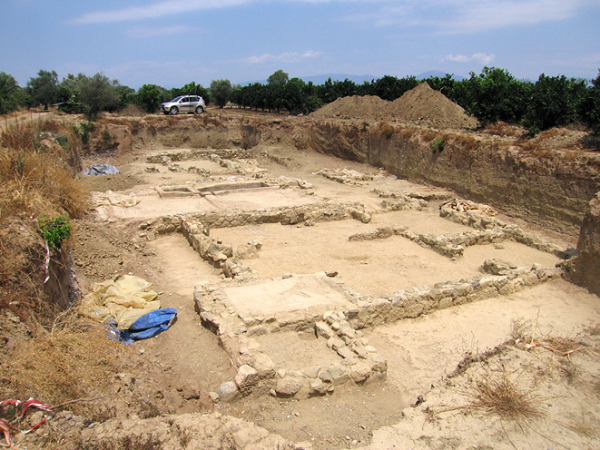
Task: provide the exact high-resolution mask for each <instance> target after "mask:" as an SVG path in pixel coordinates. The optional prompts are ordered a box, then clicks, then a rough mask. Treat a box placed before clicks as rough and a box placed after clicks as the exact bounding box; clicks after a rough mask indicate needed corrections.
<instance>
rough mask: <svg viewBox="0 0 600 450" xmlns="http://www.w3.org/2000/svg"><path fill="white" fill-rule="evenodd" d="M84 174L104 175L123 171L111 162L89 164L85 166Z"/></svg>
mask: <svg viewBox="0 0 600 450" xmlns="http://www.w3.org/2000/svg"><path fill="white" fill-rule="evenodd" d="M81 173H82V174H84V175H91V176H102V175H116V174H118V173H121V172H120V171H119V169H117V168H116V167H115V166H113V165H111V164H94V165H92V166H88V167H86V168H85V170H84V171H83V172H81Z"/></svg>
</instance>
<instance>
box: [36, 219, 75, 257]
mask: <svg viewBox="0 0 600 450" xmlns="http://www.w3.org/2000/svg"><path fill="white" fill-rule="evenodd" d="M38 225H39V228H40V229H39V233H40V235H41V236H42V237H43V238H44V240H45V241H46V242H47V243H48V246H49V247H53V248H56V249H60V246H61V245H62V241H64V240H65V239H68V238H70V237H71V224H70V222H69V215H68V214H66V215H58V216H55V217H53V218H50V217H48V216H46V217H40V218H38Z"/></svg>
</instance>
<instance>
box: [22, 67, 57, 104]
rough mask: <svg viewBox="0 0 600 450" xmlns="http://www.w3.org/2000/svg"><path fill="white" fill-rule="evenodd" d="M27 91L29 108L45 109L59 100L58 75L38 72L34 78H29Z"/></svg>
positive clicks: (45, 71)
mask: <svg viewBox="0 0 600 450" xmlns="http://www.w3.org/2000/svg"><path fill="white" fill-rule="evenodd" d="M27 90H28V92H29V94H30V96H31V106H38V105H44V107H45V108H46V109H48V106H50V105H51V104H53V103H56V102H57V101H58V100H59V92H60V91H59V88H58V74H57V73H56V71H54V70H53V71H52V72H50V71H47V70H40V71H39V72H38V76H37V77H36V78H30V79H29V82H28V83H27Z"/></svg>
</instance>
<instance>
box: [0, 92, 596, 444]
mask: <svg viewBox="0 0 600 450" xmlns="http://www.w3.org/2000/svg"><path fill="white" fill-rule="evenodd" d="M414 91H417V92H416V93H415V92H412V91H409V92H408V93H407V94H405V96H403V97H401V98H400V99H398V100H397V101H395V102H393V103H390V102H384V101H383V100H379V99H377V101H376V100H375V99H373V98H358V97H348V98H342V99H338V100H337V101H335V102H333V103H331V104H329V105H327V106H325V107H323V108H321V109H320V110H317V111H315V112H314V113H312V114H310V115H307V116H282V115H276V114H271V113H267V112H260V111H251V110H244V109H234V108H232V109H227V108H226V109H209V110H208V111H207V112H206V113H204V114H202V115H192V116H186V115H180V116H162V115H146V116H142V117H127V116H117V115H108V114H107V115H105V116H103V117H102V118H101V120H99V121H98V124H97V125H96V130H95V132H94V134H93V135H92V138H91V139H90V142H89V150H88V152H87V153H86V154H85V155H84V156H83V166H84V167H87V166H93V165H98V164H110V165H112V166H114V167H115V168H116V169H118V173H112V174H109V175H101V176H86V175H82V176H81V177H80V178H81V180H80V182H81V183H83V185H85V187H86V189H88V190H89V191H90V192H91V197H90V198H91V200H90V202H91V207H90V208H89V210H88V211H87V212H86V214H84V215H83V216H82V217H81V218H77V219H74V220H73V221H72V223H73V234H72V237H71V238H70V239H69V240H68V241H66V245H63V247H64V249H63V250H62V254H64V255H63V256H64V260H63V263H62V265H60V267H58V266H57V267H55V268H54V269H53V268H52V265H51V271H50V275H49V276H50V277H51V278H52V280H54V281H55V289H56V290H57V291H60V292H61V293H62V294H61V295H63V296H64V297H65V301H64V303H65V304H67V305H71V308H72V309H76V310H77V312H78V313H79V319H80V320H88V321H89V322H90V323H96V322H98V320H97V319H99V318H100V322H101V321H103V318H105V317H106V316H105V315H104V314H105V313H100V312H99V311H100V307H99V306H98V305H99V303H98V301H99V299H102V300H104V299H105V298H106V296H107V295H109V294H108V293H109V291H110V290H111V289H114V290H116V289H117V284H118V283H119V282H120V281H121V282H123V285H125V284H126V283H134V282H135V283H138V285H137V286H138V288H139V287H140V286H142V287H141V288H140V291H143V293H144V296H143V297H144V299H145V300H147V299H148V298H149V297H150V293H152V294H153V295H152V298H151V299H150V300H151V302H150V303H151V304H150V303H144V304H143V305H142V306H139V305H138V306H136V307H138V308H141V309H142V310H144V311H146V310H145V309H144V308H147V310H148V311H150V310H158V311H160V310H161V309H166V308H172V309H174V310H176V311H177V314H176V320H171V321H170V322H169V326H168V328H167V327H165V329H164V330H161V331H162V332H161V333H159V334H156V335H154V336H152V337H150V338H148V339H137V338H134V340H133V342H132V343H131V342H130V343H129V345H125V344H124V343H121V342H115V341H114V340H111V339H109V338H108V336H105V335H104V334H106V333H104V334H102V339H100V338H98V340H99V344H98V345H99V347H102V346H111V349H113V350H112V351H114V352H115V354H116V355H118V356H115V357H114V358H115V361H116V360H118V361H119V364H120V365H119V366H118V368H117V369H114V373H113V374H111V375H110V376H108V377H106V380H105V381H106V382H107V383H108V387H105V388H103V389H104V390H103V391H102V390H101V389H100V383H99V384H98V394H97V395H94V396H90V397H92V398H93V399H92V400H91V401H88V400H90V399H89V398H87V399H85V400H86V402H81V403H86V405H87V406H88V407H90V408H91V407H92V405H93V404H95V407H96V411H97V413H96V415H95V416H94V417H93V418H82V417H83V413H78V412H77V411H75V412H67V411H66V410H65V411H61V412H60V413H58V414H56V415H55V416H54V417H53V419H52V420H50V421H49V422H48V423H47V424H44V425H43V426H41V427H40V428H39V429H38V431H37V433H38V437H37V438H36V437H34V438H31V439H32V440H31V441H30V443H29V448H44V446H43V445H42V444H41V443H42V442H46V443H47V442H49V441H48V437H47V436H46V440H44V433H46V435H48V434H50V435H52V433H55V434H56V433H58V431H57V430H58V429H59V428H60V429H63V430H68V431H66V432H65V433H66V434H64V435H61V436H63V437H62V438H61V439H63V440H62V441H60V442H62V444H61V445H63V447H62V448H82V449H89V450H96V449H97V450H101V449H104V450H115V449H120V448H124V449H125V448H127V449H129V448H131V449H133V448H136V449H145V448H148V449H149V448H157V449H158V448H159V449H215V450H216V449H223V450H229V449H290V450H291V449H297V450H300V449H304V450H309V449H314V450H334V449H354V448H361V449H369V450H384V449H386V450H387V449H465V450H466V449H473V450H474V449H515V448H516V449H540V448H544V449H546V448H553V449H559V448H565V449H575V448H577V449H592V448H597V446H598V439H599V438H600V436H599V435H598V433H599V431H598V429H599V427H598V423H599V422H600V406H599V405H600V401H599V400H600V398H599V397H600V358H599V357H598V356H599V352H600V347H599V345H600V301H599V299H598V295H600V193H599V192H600V153H598V152H597V151H596V150H594V149H593V148H589V146H587V143H588V142H589V139H588V134H587V133H586V132H583V131H578V130H572V129H551V130H548V131H544V132H541V133H540V134H538V136H537V137H535V138H527V139H525V138H523V136H522V135H523V132H522V130H519V129H518V128H517V127H514V126H511V125H507V124H502V123H498V124H494V125H493V126H488V127H487V128H482V127H480V126H479V125H478V123H477V122H476V121H475V120H474V119H473V118H472V117H469V116H467V115H466V113H465V112H464V111H463V110H462V109H461V108H460V107H459V106H458V105H455V104H453V103H451V102H450V101H449V100H448V99H446V98H445V97H444V96H443V95H442V94H439V93H438V92H436V91H433V90H431V89H429V88H428V87H427V86H426V85H425V86H423V85H421V86H419V87H417V88H415V90H414ZM409 94H411V95H413V97H411V95H409ZM417 94H418V101H417V100H415V99H416V98H417V97H416V95H417ZM383 103H388V104H383ZM409 112H410V114H409ZM55 120H58V121H60V120H61V117H60V116H59V117H57V118H55ZM103 132H105V133H108V135H110V136H111V137H112V140H111V146H110V147H109V148H103V147H102V141H103V139H102V133H103ZM105 135H106V134H105ZM104 141H106V139H104ZM105 143H106V142H104V144H105ZM49 145H50V144H49ZM67 275H68V277H69V279H70V280H71V281H70V282H69V283H66V284H65V282H64V277H65V276H67ZM52 280H51V283H52ZM61 280H62V284H61ZM139 283H142V285H140V284H139ZM61 286H63V287H62V288H61ZM128 286H131V284H129V285H128ZM123 289H126V288H123ZM130 294H131V292H130V291H128V292H127V293H126V294H122V293H118V294H116V295H121V296H123V295H130ZM128 305H129V304H128ZM104 306H106V305H104ZM104 306H103V307H104ZM129 306H131V305H129ZM110 308H112V306H110V307H108V309H110ZM115 311H116V310H113V309H111V310H110V314H112V316H111V317H113V318H115V319H117V320H116V322H117V323H116V325H117V327H118V330H120V331H122V330H123V329H125V328H126V327H124V326H121V324H120V323H119V321H120V320H121V319H120V318H121V315H120V314H123V315H125V314H127V313H126V312H123V311H122V310H121V309H119V310H118V311H117V312H115ZM106 314H108V313H106ZM100 315H101V316H102V317H100ZM13 319H14V320H12V321H10V320H7V321H6V323H7V324H6V325H2V333H8V332H9V331H10V330H12V329H13V328H14V327H18V326H21V325H22V323H19V318H18V317H14V318H13ZM123 320H125V319H123ZM3 324H4V322H3ZM129 325H131V322H129ZM129 325H128V326H129ZM90 326H91V325H90ZM10 327H13V328H10ZM102 330H103V332H105V331H106V330H105V329H104V328H102ZM113 331H114V330H113ZM113 337H114V336H113ZM107 359H109V358H107ZM107 364H108V362H107ZM81 403H79V404H75V405H77V406H82V404H81ZM594 424H596V425H594ZM44 427H45V428H44ZM53 427H54V428H53ZM61 427H62V428H61ZM69 433H70V434H69ZM36 439H37V440H36ZM56 439H57V440H58V438H56ZM57 442H58V441H57ZM594 442H595V444H594ZM114 443H120V444H119V445H121V446H120V447H119V446H115V445H117V444H114ZM125 443H129V444H127V445H130V446H129V447H128V446H127V445H125ZM36 445H37V447H36ZM53 445H54V442H53ZM69 445H72V447H69ZM111 445H112V446H111ZM19 448H20V447H19ZM45 448H55V447H45ZM56 448H58V447H56Z"/></svg>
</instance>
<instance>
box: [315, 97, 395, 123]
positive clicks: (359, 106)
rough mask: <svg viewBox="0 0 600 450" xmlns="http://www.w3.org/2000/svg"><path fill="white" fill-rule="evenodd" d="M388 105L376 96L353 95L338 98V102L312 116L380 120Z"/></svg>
mask: <svg viewBox="0 0 600 450" xmlns="http://www.w3.org/2000/svg"><path fill="white" fill-rule="evenodd" d="M388 103H389V102H388V101H386V100H382V99H381V98H379V97H377V96H376V95H363V96H360V95H352V96H350V97H342V98H338V99H337V100H336V101H334V102H331V103H328V104H327V105H325V106H323V107H322V108H319V109H318V110H316V111H315V112H313V113H312V114H311V115H312V116H313V117H330V118H337V119H343V118H353V119H356V118H359V119H378V118H380V117H382V116H383V114H384V109H385V107H386V106H387V105H388Z"/></svg>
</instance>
